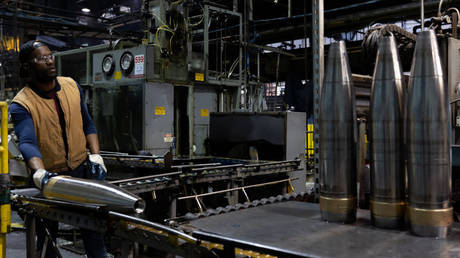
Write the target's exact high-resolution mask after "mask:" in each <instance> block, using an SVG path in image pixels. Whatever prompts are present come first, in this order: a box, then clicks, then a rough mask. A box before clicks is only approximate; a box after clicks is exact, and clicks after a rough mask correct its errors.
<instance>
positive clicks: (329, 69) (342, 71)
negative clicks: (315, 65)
mask: <svg viewBox="0 0 460 258" xmlns="http://www.w3.org/2000/svg"><path fill="white" fill-rule="evenodd" d="M331 82H332V83H337V82H345V83H349V82H351V70H350V66H349V64H348V55H347V49H346V46H345V42H344V41H343V40H341V41H338V42H334V43H332V44H331V45H330V47H329V52H328V55H327V66H326V74H325V75H324V83H331Z"/></svg>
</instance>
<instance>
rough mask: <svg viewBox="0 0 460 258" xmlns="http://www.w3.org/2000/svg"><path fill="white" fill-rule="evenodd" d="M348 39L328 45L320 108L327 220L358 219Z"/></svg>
mask: <svg viewBox="0 0 460 258" xmlns="http://www.w3.org/2000/svg"><path fill="white" fill-rule="evenodd" d="M354 96H355V94H354V88H353V85H352V80H351V70H350V66H349V63H348V55H347V52H346V47H345V42H343V41H339V42H335V43H332V44H331V45H330V47H329V53H328V60H327V66H326V71H325V77H324V83H323V86H322V88H321V100H320V112H319V130H320V136H319V163H320V187H321V189H320V209H321V217H322V219H323V220H326V221H333V222H343V223H351V222H354V221H355V220H356V154H355V153H356V149H355V143H356V114H355V101H354Z"/></svg>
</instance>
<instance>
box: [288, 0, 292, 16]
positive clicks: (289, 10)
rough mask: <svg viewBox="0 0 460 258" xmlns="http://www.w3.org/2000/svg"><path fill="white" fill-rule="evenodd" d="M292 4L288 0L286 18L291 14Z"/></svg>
mask: <svg viewBox="0 0 460 258" xmlns="http://www.w3.org/2000/svg"><path fill="white" fill-rule="evenodd" d="M291 12H292V5H291V0H288V18H291V16H292V14H291Z"/></svg>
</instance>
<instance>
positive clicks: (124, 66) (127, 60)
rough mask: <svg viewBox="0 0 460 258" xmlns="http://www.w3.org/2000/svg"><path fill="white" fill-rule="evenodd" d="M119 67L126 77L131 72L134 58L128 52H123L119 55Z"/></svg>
mask: <svg viewBox="0 0 460 258" xmlns="http://www.w3.org/2000/svg"><path fill="white" fill-rule="evenodd" d="M120 67H121V70H122V71H123V73H124V74H125V75H128V74H130V73H131V72H132V71H133V68H134V57H133V55H132V54H131V53H130V52H125V53H123V55H121V58H120Z"/></svg>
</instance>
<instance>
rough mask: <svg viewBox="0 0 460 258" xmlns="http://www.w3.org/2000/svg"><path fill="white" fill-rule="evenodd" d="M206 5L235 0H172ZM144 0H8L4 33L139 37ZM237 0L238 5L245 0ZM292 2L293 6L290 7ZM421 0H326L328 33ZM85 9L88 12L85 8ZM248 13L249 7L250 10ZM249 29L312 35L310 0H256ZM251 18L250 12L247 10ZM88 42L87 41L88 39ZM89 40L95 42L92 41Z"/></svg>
mask: <svg viewBox="0 0 460 258" xmlns="http://www.w3.org/2000/svg"><path fill="white" fill-rule="evenodd" d="M182 1H183V3H188V4H189V5H190V6H192V5H197V6H202V5H203V4H204V3H208V4H211V5H215V6H217V7H222V8H228V9H232V8H233V1H230V0H216V1H197V0H179V2H178V1H173V0H170V2H175V3H180V2H182ZM142 2H143V1H141V0H118V1H110V0H98V1H91V0H35V1H33V0H28V1H22V0H10V1H8V0H6V1H1V3H0V18H2V20H1V23H2V25H3V30H4V32H5V33H6V34H8V33H10V34H11V33H13V34H14V33H16V34H18V32H23V34H24V35H25V36H26V37H27V36H28V35H37V34H39V35H47V36H53V37H57V38H61V39H62V38H73V39H81V38H86V39H88V41H91V40H93V41H94V40H97V39H114V38H122V37H123V38H137V39H140V38H141V37H142V35H143V31H144V27H143V23H142V19H143V17H145V16H144V15H143V14H144V13H143V12H142V5H143V3H142ZM246 2H250V1H249V0H239V1H238V11H239V12H241V13H243V14H244V13H245V12H244V8H243V6H244V3H246ZM289 2H290V3H291V8H290V10H291V11H290V12H289ZM459 3H460V0H446V1H444V6H443V8H447V7H448V6H455V5H458V4H459ZM419 5H420V1H414V0H348V1H332V0H331V1H330V0H326V1H324V10H325V14H324V16H325V34H326V35H329V36H331V35H333V34H334V33H338V32H345V31H353V30H358V29H362V28H364V27H366V26H370V25H372V24H375V23H387V22H395V21H398V20H406V19H407V20H408V19H418V17H419V15H420V6H419ZM438 6H439V1H438V0H436V1H433V0H426V1H425V10H426V15H427V17H429V16H430V15H436V13H437V10H438ZM85 11H86V12H85ZM246 13H249V11H248V12H246ZM252 14H253V16H252V21H249V23H248V24H249V27H250V29H251V30H252V31H253V32H255V35H257V37H256V39H255V41H256V42H257V43H260V44H267V43H272V42H280V41H283V40H293V39H299V38H303V37H304V35H310V33H311V32H310V24H311V1H307V0H303V1H302V0H291V1H288V0H253V12H252ZM248 18H250V17H249V16H248ZM87 44H88V43H87ZM89 44H90V45H91V42H89Z"/></svg>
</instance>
